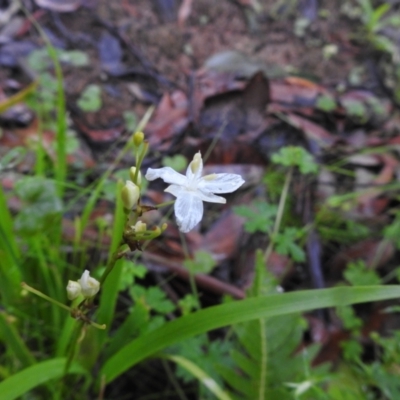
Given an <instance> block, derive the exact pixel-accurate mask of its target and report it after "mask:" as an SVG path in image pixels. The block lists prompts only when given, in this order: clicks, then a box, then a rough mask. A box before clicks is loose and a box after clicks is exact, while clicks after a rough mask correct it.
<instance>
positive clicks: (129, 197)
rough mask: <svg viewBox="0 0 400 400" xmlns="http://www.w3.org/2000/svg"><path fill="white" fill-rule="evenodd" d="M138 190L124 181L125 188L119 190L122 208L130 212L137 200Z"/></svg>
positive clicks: (130, 183) (129, 182)
mask: <svg viewBox="0 0 400 400" xmlns="http://www.w3.org/2000/svg"><path fill="white" fill-rule="evenodd" d="M139 196H140V191H139V188H138V187H137V186H136V185H135V184H134V183H133V182H131V181H126V183H125V186H124V187H123V188H122V190H121V198H122V203H123V204H124V207H125V208H126V209H128V210H131V209H132V208H133V207H134V206H135V205H136V203H137V201H138V200H139Z"/></svg>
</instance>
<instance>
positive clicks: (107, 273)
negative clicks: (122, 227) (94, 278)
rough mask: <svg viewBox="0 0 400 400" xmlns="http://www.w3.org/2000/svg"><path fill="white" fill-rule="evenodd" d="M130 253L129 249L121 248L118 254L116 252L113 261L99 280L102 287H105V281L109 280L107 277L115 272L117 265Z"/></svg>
mask: <svg viewBox="0 0 400 400" xmlns="http://www.w3.org/2000/svg"><path fill="white" fill-rule="evenodd" d="M129 251H130V250H129V247H126V248H124V249H123V248H122V246H121V247H120V248H119V249H118V250H117V251H116V252H114V254H113V256H112V257H111V260H110V261H109V263H108V264H107V267H106V269H105V271H104V272H103V275H102V276H101V277H100V279H99V282H100V286H102V285H103V283H104V281H105V280H106V279H107V276H108V275H109V273H110V272H111V271H112V270H113V268H114V266H115V263H116V262H117V261H118V260H119V259H120V258H122V257H123V256H124V255H125V254H126V253H128V252H129Z"/></svg>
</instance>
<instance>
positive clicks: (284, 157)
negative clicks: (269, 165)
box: [271, 146, 318, 174]
mask: <svg viewBox="0 0 400 400" xmlns="http://www.w3.org/2000/svg"><path fill="white" fill-rule="evenodd" d="M271 160H272V162H274V163H275V164H281V165H284V166H286V167H298V168H299V169H300V172H301V173H302V174H310V173H313V174H315V173H317V172H318V164H317V163H316V162H315V161H314V158H313V156H312V155H311V154H310V153H309V152H308V151H307V150H305V149H303V148H302V147H299V146H286V147H284V148H283V149H281V150H280V151H279V152H278V153H275V154H273V155H272V158H271Z"/></svg>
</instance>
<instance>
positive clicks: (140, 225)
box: [134, 221, 147, 232]
mask: <svg viewBox="0 0 400 400" xmlns="http://www.w3.org/2000/svg"><path fill="white" fill-rule="evenodd" d="M134 228H135V232H145V231H146V230H147V225H146V224H145V223H144V222H142V221H138V222H136V224H135V226H134Z"/></svg>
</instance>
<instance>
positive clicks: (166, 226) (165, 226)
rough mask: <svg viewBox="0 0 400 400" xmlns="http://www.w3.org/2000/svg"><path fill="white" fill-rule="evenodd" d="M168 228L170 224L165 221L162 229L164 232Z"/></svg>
mask: <svg viewBox="0 0 400 400" xmlns="http://www.w3.org/2000/svg"><path fill="white" fill-rule="evenodd" d="M167 228H168V224H167V223H166V222H164V223H163V224H162V225H161V230H162V231H163V232H164V231H165V230H166V229H167Z"/></svg>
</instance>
